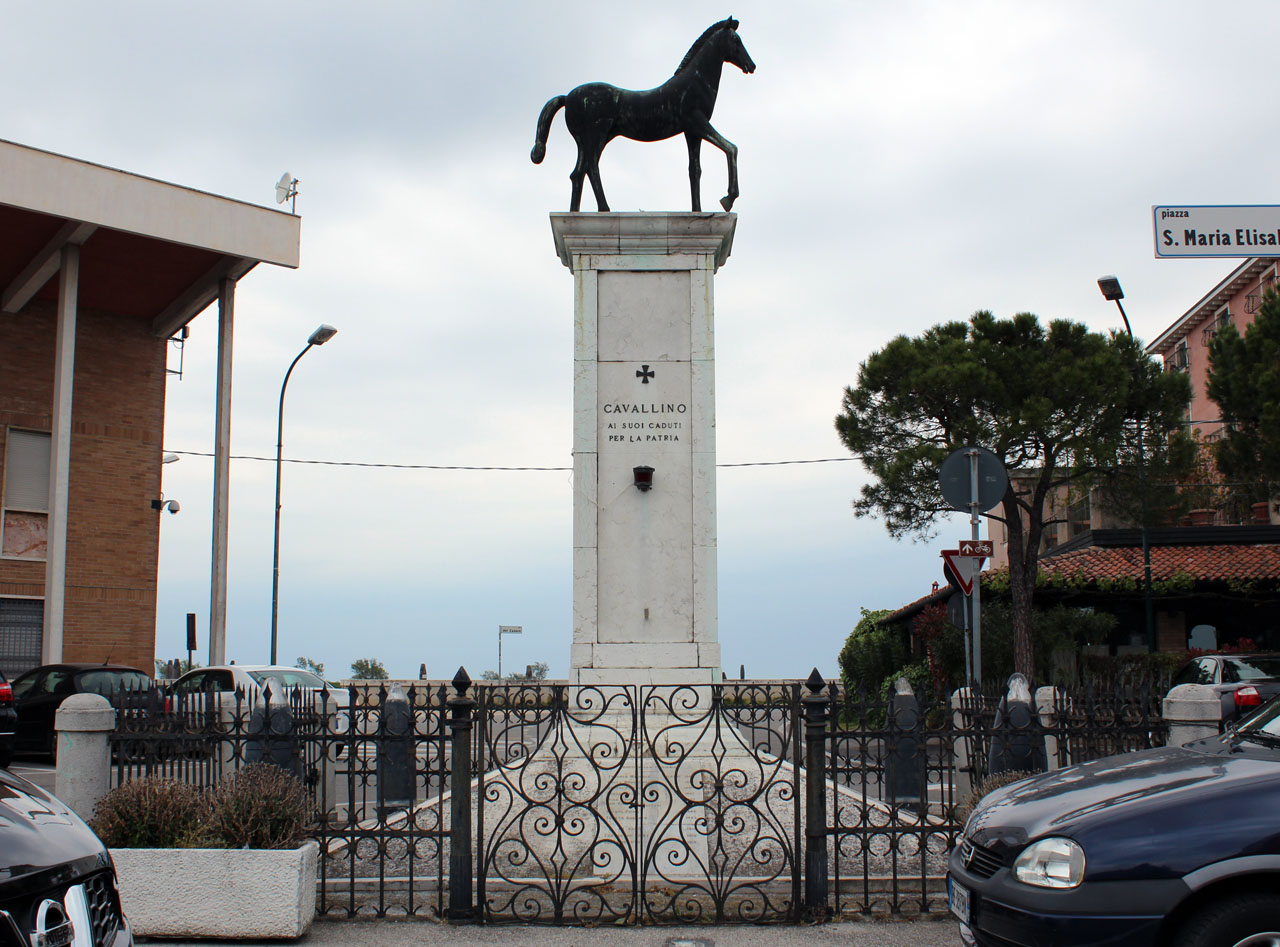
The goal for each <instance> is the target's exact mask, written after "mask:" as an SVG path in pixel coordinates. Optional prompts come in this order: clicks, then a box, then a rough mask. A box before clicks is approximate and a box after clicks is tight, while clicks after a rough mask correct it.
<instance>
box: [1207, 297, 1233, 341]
mask: <svg viewBox="0 0 1280 947" xmlns="http://www.w3.org/2000/svg"><path fill="white" fill-rule="evenodd" d="M1230 322H1231V310H1230V309H1228V308H1227V307H1226V306H1223V307H1222V308H1221V309H1219V310H1218V311H1217V312H1216V313H1214V315H1213V319H1212V320H1211V321H1210V322H1209V324H1208V325H1207V326H1205V329H1204V333H1203V336H1202V338H1201V341H1202V342H1203V344H1205V345H1208V344H1209V343H1210V342H1212V341H1213V337H1214V336H1215V335H1217V334H1218V332H1219V330H1221V329H1222V327H1223V326H1225V325H1228V324H1230Z"/></svg>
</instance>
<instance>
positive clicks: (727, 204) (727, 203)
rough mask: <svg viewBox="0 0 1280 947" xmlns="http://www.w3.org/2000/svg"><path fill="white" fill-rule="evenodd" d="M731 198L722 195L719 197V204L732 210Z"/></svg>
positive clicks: (727, 209)
mask: <svg viewBox="0 0 1280 947" xmlns="http://www.w3.org/2000/svg"><path fill="white" fill-rule="evenodd" d="M733 200H734V199H733V198H732V197H722V198H720V206H721V207H723V208H724V209H725V210H726V211H730V210H733Z"/></svg>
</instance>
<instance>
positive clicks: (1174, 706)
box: [1164, 684, 1222, 746]
mask: <svg viewBox="0 0 1280 947" xmlns="http://www.w3.org/2000/svg"><path fill="white" fill-rule="evenodd" d="M1164 719H1165V722H1166V723H1168V724H1169V738H1168V743H1167V745H1168V746H1184V745H1185V744H1187V743H1190V742H1192V741H1193V740H1203V739H1204V738H1205V737H1211V736H1216V735H1217V734H1218V732H1219V731H1220V729H1221V726H1222V698H1221V697H1219V696H1218V693H1217V691H1215V690H1214V689H1213V688H1212V687H1208V686H1206V685H1204V684H1179V685H1178V686H1177V687H1175V688H1173V690H1171V691H1169V693H1168V694H1167V695H1166V696H1165V699H1164Z"/></svg>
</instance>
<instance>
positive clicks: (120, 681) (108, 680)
mask: <svg viewBox="0 0 1280 947" xmlns="http://www.w3.org/2000/svg"><path fill="white" fill-rule="evenodd" d="M150 687H151V678H149V677H147V675H145V674H143V673H142V672H141V671H113V670H107V669H105V668H104V669H102V670H98V671H85V672H84V673H83V674H81V675H80V690H82V691H85V692H86V693H89V694H101V695H102V696H104V697H109V696H111V695H112V694H115V693H117V692H119V691H128V692H130V693H135V694H136V693H137V692H138V691H144V690H147V689H149V688H150Z"/></svg>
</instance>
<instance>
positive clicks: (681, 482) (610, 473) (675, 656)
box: [551, 213, 737, 685]
mask: <svg viewBox="0 0 1280 947" xmlns="http://www.w3.org/2000/svg"><path fill="white" fill-rule="evenodd" d="M736 222H737V218H736V217H735V216H734V215H733V214H688V213H683V214H677V213H670V214H666V213H664V214H656V213H655V214H647V213H638V214H615V213H607V214H552V215H551V226H552V230H553V232H554V234H555V241H556V250H557V252H558V253H559V255H560V259H561V260H562V261H563V262H564V264H565V265H566V266H568V267H569V268H570V269H571V270H572V271H573V275H574V326H575V328H574V442H573V451H574V504H573V508H574V524H573V546H574V549H573V569H574V575H573V606H574V607H573V646H572V651H571V654H570V661H569V664H570V680H571V682H572V683H574V684H579V685H595V684H620V683H625V684H632V683H635V684H695V683H709V682H711V681H712V680H713V677H714V675H715V674H716V673H717V671H718V669H719V667H720V644H719V638H718V634H717V627H716V620H717V610H716V445H715V344H714V318H713V305H712V282H713V276H714V273H715V271H716V269H717V268H718V267H719V266H720V265H721V264H722V263H723V262H724V261H725V260H726V259H727V258H728V255H729V249H730V247H731V246H732V242H733V233H734V227H735V225H736ZM636 467H652V468H653V485H652V489H650V490H648V491H641V490H640V489H638V488H637V487H636V485H635V475H634V469H635V468H636Z"/></svg>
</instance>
